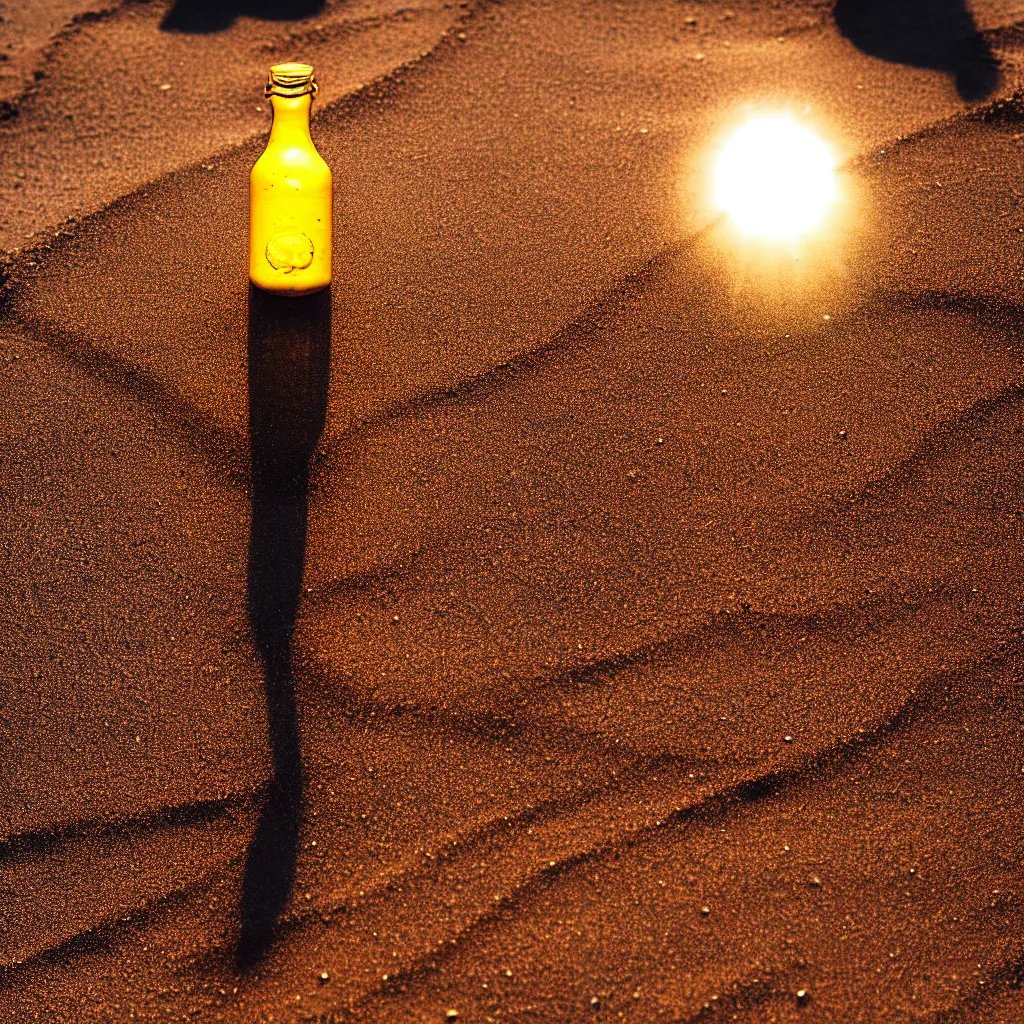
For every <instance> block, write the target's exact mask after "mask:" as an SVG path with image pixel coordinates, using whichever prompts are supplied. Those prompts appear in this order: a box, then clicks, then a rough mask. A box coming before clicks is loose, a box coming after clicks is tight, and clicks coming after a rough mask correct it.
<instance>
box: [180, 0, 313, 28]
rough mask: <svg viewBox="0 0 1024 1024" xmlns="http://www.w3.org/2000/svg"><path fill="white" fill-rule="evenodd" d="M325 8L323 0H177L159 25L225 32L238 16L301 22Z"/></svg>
mask: <svg viewBox="0 0 1024 1024" xmlns="http://www.w3.org/2000/svg"><path fill="white" fill-rule="evenodd" d="M323 8H324V0H289V2H288V3H283V2H282V0H177V2H176V3H175V5H174V6H173V7H172V8H171V9H170V10H169V11H168V12H167V14H166V15H165V16H164V20H163V21H162V22H160V28H162V29H163V30H164V31H165V32H223V31H224V29H226V28H230V27H231V26H232V25H233V24H234V23H235V19H236V18H239V17H248V18H261V19H263V20H264V21H302V20H303V19H304V18H311V17H313V15H314V14H319V13H320V11H322V10H323Z"/></svg>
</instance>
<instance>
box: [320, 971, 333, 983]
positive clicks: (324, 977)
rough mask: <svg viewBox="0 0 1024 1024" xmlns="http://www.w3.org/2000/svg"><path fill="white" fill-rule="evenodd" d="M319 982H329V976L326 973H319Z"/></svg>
mask: <svg viewBox="0 0 1024 1024" xmlns="http://www.w3.org/2000/svg"><path fill="white" fill-rule="evenodd" d="M320 980H321V981H330V980H331V976H330V975H329V974H328V973H327V972H326V971H321V972H320Z"/></svg>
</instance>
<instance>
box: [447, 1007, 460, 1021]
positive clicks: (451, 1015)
mask: <svg viewBox="0 0 1024 1024" xmlns="http://www.w3.org/2000/svg"><path fill="white" fill-rule="evenodd" d="M444 1017H445V1020H458V1019H459V1011H458V1010H456V1009H454V1008H453V1009H451V1010H449V1011H448V1012H447V1013H446V1014H445V1015H444Z"/></svg>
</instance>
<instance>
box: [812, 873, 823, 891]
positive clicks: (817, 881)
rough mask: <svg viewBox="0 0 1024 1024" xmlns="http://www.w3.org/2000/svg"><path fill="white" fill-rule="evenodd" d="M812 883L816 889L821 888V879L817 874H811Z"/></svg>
mask: <svg viewBox="0 0 1024 1024" xmlns="http://www.w3.org/2000/svg"><path fill="white" fill-rule="evenodd" d="M810 884H811V885H813V886H814V887H815V888H816V889H820V888H821V879H820V878H819V877H818V876H817V875H811V881H810Z"/></svg>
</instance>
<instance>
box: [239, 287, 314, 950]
mask: <svg viewBox="0 0 1024 1024" xmlns="http://www.w3.org/2000/svg"><path fill="white" fill-rule="evenodd" d="M330 347H331V292H330V289H329V288H327V289H324V290H323V291H321V292H317V293H316V294H314V295H309V296H303V297H301V298H294V299H292V298H282V297H279V296H276V295H270V294H268V293H266V292H262V291H260V290H259V289H258V288H253V287H252V286H251V285H250V287H249V425H250V433H251V439H252V440H251V443H252V527H251V532H250V538H249V571H248V594H247V599H248V610H249V622H250V624H251V627H252V633H253V639H254V641H255V644H256V647H257V650H258V651H259V654H260V658H261V659H262V662H263V668H264V681H265V687H266V694H267V724H268V731H269V740H270V749H271V755H272V758H273V778H272V779H271V783H270V789H269V791H268V793H267V798H266V802H265V803H264V806H263V809H262V812H261V814H260V819H259V823H258V824H257V827H256V831H255V833H254V835H253V838H252V842H251V843H250V845H249V851H248V854H247V857H246V864H245V875H244V878H243V882H242V898H241V903H240V906H239V916H240V918H241V934H240V937H239V942H238V950H237V959H238V964H239V966H240V967H241V968H242V969H246V968H248V967H250V966H252V965H254V964H255V963H257V962H258V961H259V960H260V958H261V957H262V956H263V954H264V953H265V952H266V950H267V947H268V946H269V944H270V942H271V941H272V940H273V937H274V933H275V929H276V927H277V922H278V919H279V918H280V916H281V913H282V912H283V911H284V909H285V907H286V906H287V905H288V901H289V899H290V898H291V891H292V883H293V881H294V878H295V863H296V860H297V858H298V852H299V831H300V827H301V824H302V802H303V771H302V756H301V750H300V749H299V723H298V714H297V710H296V706H295V693H294V688H293V683H292V663H291V643H292V634H293V632H294V629H295V616H296V612H297V610H298V605H299V597H300V595H301V592H302V577H303V569H304V566H305V561H306V520H307V515H306V513H307V500H308V490H309V461H310V458H311V456H312V454H313V452H314V450H315V449H316V446H317V442H318V441H319V439H320V433H321V431H322V430H323V425H324V416H325V413H326V409H327V379H328V371H329V367H330Z"/></svg>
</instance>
